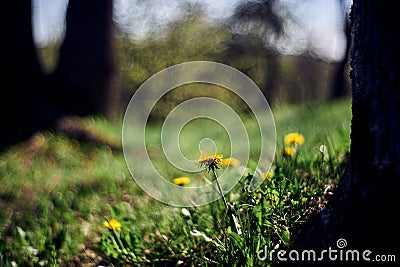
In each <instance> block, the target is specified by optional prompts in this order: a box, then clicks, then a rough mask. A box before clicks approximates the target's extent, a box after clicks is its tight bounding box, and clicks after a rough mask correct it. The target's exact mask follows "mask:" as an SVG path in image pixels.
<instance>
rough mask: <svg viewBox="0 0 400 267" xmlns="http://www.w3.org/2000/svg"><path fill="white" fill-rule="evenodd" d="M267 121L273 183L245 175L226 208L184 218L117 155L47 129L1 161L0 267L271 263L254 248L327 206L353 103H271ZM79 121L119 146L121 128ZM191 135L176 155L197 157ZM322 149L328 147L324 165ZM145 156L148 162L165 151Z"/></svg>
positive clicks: (275, 240)
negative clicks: (289, 142) (294, 139)
mask: <svg viewBox="0 0 400 267" xmlns="http://www.w3.org/2000/svg"><path fill="white" fill-rule="evenodd" d="M273 114H274V118H275V123H276V129H277V150H276V157H275V161H274V163H273V168H274V172H273V177H272V178H271V179H267V180H266V181H265V182H264V183H263V185H262V186H261V187H259V188H258V190H257V191H256V192H248V191H246V190H245V188H246V184H248V181H249V179H250V178H251V177H250V176H248V175H246V176H244V177H242V179H241V183H239V184H238V185H237V187H236V188H235V189H234V190H232V192H230V193H229V194H228V195H227V200H228V201H229V202H231V203H232V206H231V207H230V208H229V209H226V208H225V207H224V206H223V204H222V201H217V202H214V203H211V204H209V205H205V206H202V207H197V208H190V209H188V211H189V212H190V217H187V216H184V215H183V214H182V212H181V209H180V208H176V207H172V206H168V205H165V204H162V203H160V202H158V201H156V200H154V199H152V198H151V197H149V196H148V195H147V194H145V193H144V192H143V191H142V190H141V189H140V188H139V187H138V186H137V185H136V183H135V182H134V181H133V179H132V177H131V175H130V173H129V171H128V169H127V167H126V164H125V161H124V157H123V154H122V152H121V151H119V150H111V149H110V148H109V147H107V146H103V145H98V144H90V143H84V142H78V141H76V140H71V139H69V138H67V137H66V136H64V135H62V134H58V133H54V132H52V131H46V132H41V133H38V134H37V135H36V136H35V137H34V138H32V139H31V140H29V141H27V142H23V143H20V144H18V145H15V146H13V147H11V148H10V149H9V150H7V151H6V152H4V153H2V154H1V155H0V266H3V265H4V266H8V265H10V264H11V262H12V261H14V262H15V263H17V264H19V265H23V264H25V265H26V266H36V265H37V264H38V263H41V264H45V265H55V266H57V265H60V266H63V265H65V264H67V263H70V262H74V263H76V264H83V263H86V264H88V266H91V265H90V264H92V265H94V264H95V263H99V262H100V261H102V264H104V265H107V264H108V265H115V266H118V265H119V264H122V263H123V262H132V264H133V265H134V266H136V265H143V266H176V265H177V263H180V262H182V264H185V265H182V266H192V265H193V266H199V265H204V266H216V265H218V264H220V265H228V266H235V265H236V266H245V265H247V266H252V265H254V266H262V265H266V266H268V265H270V264H272V263H273V262H274V259H273V260H272V262H270V261H268V260H266V261H261V262H260V261H259V260H258V259H257V251H259V250H260V249H261V248H264V247H265V246H266V247H267V248H268V249H272V248H273V247H275V246H278V245H279V246H280V248H288V247H289V246H290V243H291V242H292V241H293V240H294V239H295V237H296V229H298V226H299V225H300V224H301V222H302V221H304V220H305V219H306V218H307V216H308V214H309V213H311V212H313V211H317V210H318V209H319V208H320V206H321V205H323V204H324V202H325V201H326V198H325V197H326V196H324V191H325V193H326V190H325V189H326V186H327V185H328V184H332V185H333V186H334V185H335V184H337V182H338V180H339V178H340V175H341V172H342V169H341V168H338V166H340V163H341V162H342V161H343V160H344V158H345V155H346V153H347V151H348V149H349V124H350V117H351V110H350V99H348V98H346V99H340V100H336V101H334V102H330V103H325V104H320V105H316V104H314V105H312V104H309V105H306V104H302V105H288V106H277V107H273ZM86 122H87V124H88V125H90V126H91V127H92V128H93V129H95V131H98V132H99V133H102V134H104V135H108V136H110V138H111V139H113V140H114V141H115V142H117V143H120V141H121V123H119V122H109V121H107V120H105V119H102V118H97V117H95V118H86ZM211 128H212V127H211ZM158 129H159V126H150V127H149V128H148V131H149V132H150V133H151V134H150V135H149V140H148V141H149V142H150V143H151V142H154V143H157V142H158V138H159V134H158V133H157V130H158ZM216 129H218V128H216ZM219 130H220V129H219ZM219 130H218V131H219ZM290 132H299V133H301V134H303V135H304V137H305V142H304V144H303V145H301V146H300V147H299V149H298V153H297V154H296V156H294V157H285V156H284V155H283V153H282V151H283V147H284V143H283V137H284V136H285V135H286V134H287V133H290ZM211 134H212V133H211ZM251 134H252V133H250V136H251ZM183 138H188V137H187V135H186V137H183ZM190 138H192V139H190ZM190 138H189V139H188V142H185V144H187V143H190V142H193V143H195V145H194V146H193V148H192V150H191V148H190V147H184V148H183V151H184V153H185V155H189V154H191V153H193V155H194V156H193V158H195V157H196V156H197V154H196V153H198V146H197V143H196V140H200V139H201V136H196V135H195V134H194V133H193V136H191V137H190ZM321 145H325V146H326V147H327V148H328V153H329V156H327V157H326V158H325V160H323V159H322V156H323V155H322V153H321V152H320V146H321ZM153 149H154V151H152V152H154V154H155V155H157V154H159V153H161V152H162V151H160V148H157V146H154V147H153ZM255 153H257V152H255ZM153 160H154V161H155V165H156V166H158V167H159V168H160V169H162V171H163V174H164V175H165V177H167V178H168V179H172V178H173V177H176V176H177V175H179V174H180V173H177V172H176V170H173V169H171V170H170V169H169V168H168V167H167V166H168V165H166V164H165V159H164V158H163V157H153ZM248 167H253V168H254V166H248ZM250 174H251V173H250ZM202 175H206V176H207V175H210V174H209V173H204V174H202ZM210 178H211V177H210ZM111 218H115V219H117V220H118V221H119V222H120V223H121V225H122V231H121V232H118V231H115V230H109V229H107V228H105V227H104V226H103V222H104V221H105V220H109V219H111ZM194 229H196V230H197V231H199V232H201V234H199V233H198V232H193V231H194ZM191 231H192V232H191ZM196 234H197V235H196ZM207 238H211V239H212V241H210V240H208V239H207Z"/></svg>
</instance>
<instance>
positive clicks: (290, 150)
mask: <svg viewBox="0 0 400 267" xmlns="http://www.w3.org/2000/svg"><path fill="white" fill-rule="evenodd" d="M283 152H284V153H285V155H287V156H290V157H293V156H294V155H296V149H294V148H293V147H290V146H287V147H285V149H284V150H283Z"/></svg>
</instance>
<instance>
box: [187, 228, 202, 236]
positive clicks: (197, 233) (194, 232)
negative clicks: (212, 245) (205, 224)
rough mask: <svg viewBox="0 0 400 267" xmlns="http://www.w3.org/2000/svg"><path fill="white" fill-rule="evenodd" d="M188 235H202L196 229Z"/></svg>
mask: <svg viewBox="0 0 400 267" xmlns="http://www.w3.org/2000/svg"><path fill="white" fill-rule="evenodd" d="M190 234H191V235H192V236H201V235H202V233H201V232H200V231H198V230H196V229H193V230H190Z"/></svg>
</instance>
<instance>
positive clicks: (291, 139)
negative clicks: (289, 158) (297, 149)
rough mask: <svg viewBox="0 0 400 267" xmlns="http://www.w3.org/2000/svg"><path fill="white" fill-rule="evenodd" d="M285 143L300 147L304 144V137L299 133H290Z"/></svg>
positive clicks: (285, 138)
mask: <svg viewBox="0 0 400 267" xmlns="http://www.w3.org/2000/svg"><path fill="white" fill-rule="evenodd" d="M283 141H285V143H286V144H287V145H297V146H300V145H302V144H303V143H304V136H303V135H302V134H299V133H290V134H287V135H286V136H285V137H284V139H283Z"/></svg>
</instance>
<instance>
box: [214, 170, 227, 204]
mask: <svg viewBox="0 0 400 267" xmlns="http://www.w3.org/2000/svg"><path fill="white" fill-rule="evenodd" d="M211 170H212V172H213V174H214V177H215V182H216V183H217V186H218V190H219V193H220V195H221V197H222V200H223V201H224V205H225V208H226V210H228V203H227V202H226V199H225V196H224V193H222V188H221V185H220V184H219V181H218V177H217V174H216V173H215V170H214V168H212V169H211Z"/></svg>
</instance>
